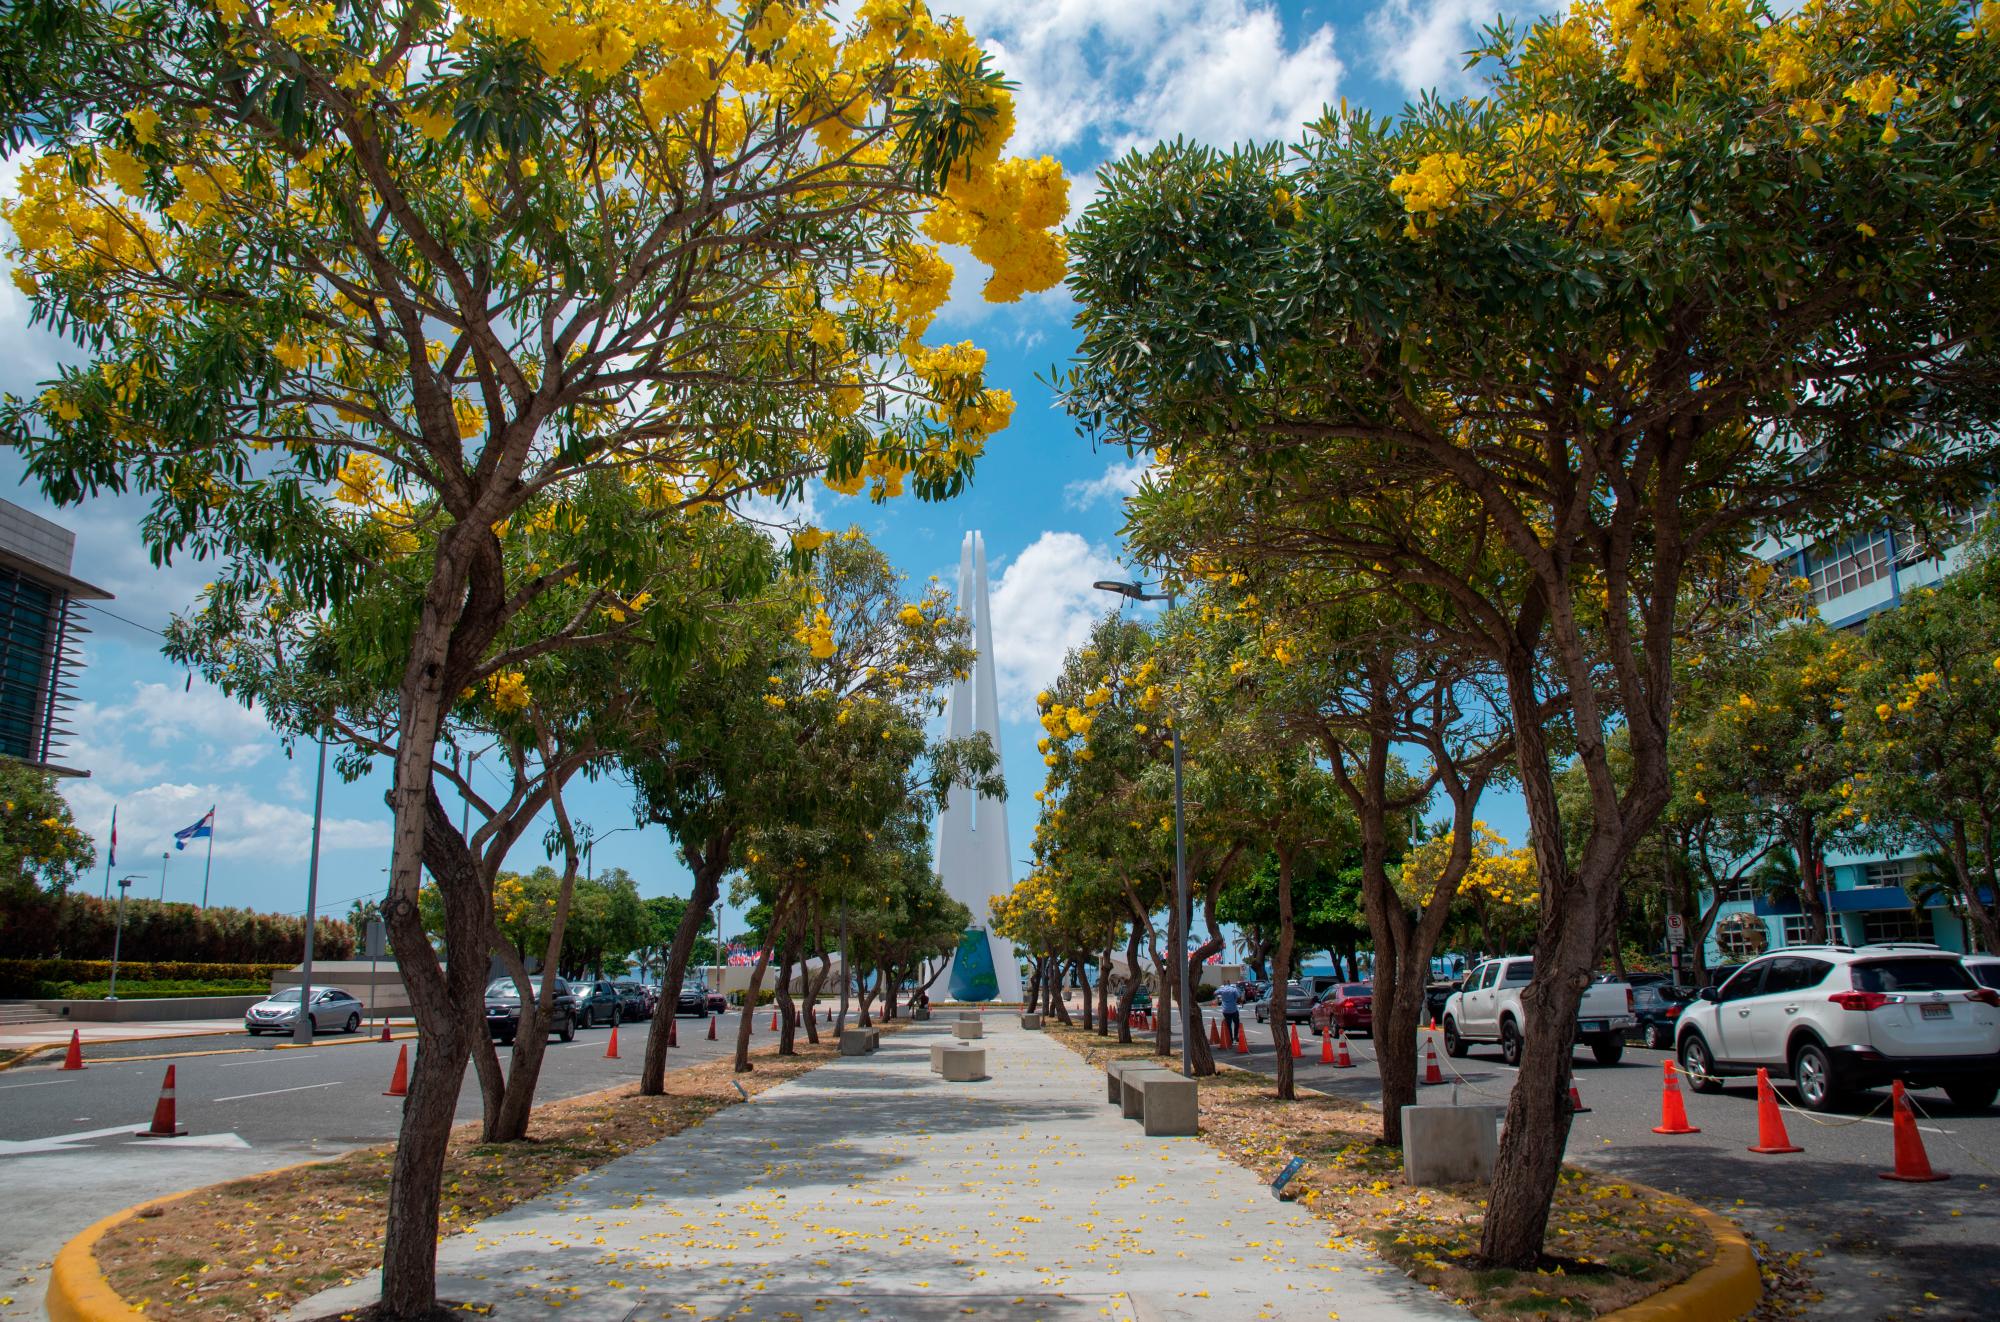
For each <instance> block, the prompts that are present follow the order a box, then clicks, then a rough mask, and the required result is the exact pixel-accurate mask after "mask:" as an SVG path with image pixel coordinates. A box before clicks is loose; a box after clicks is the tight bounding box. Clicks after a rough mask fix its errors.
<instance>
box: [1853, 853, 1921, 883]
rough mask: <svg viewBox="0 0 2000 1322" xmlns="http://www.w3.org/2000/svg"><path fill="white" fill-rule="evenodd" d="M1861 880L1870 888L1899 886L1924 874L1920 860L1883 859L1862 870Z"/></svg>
mask: <svg viewBox="0 0 2000 1322" xmlns="http://www.w3.org/2000/svg"><path fill="white" fill-rule="evenodd" d="M1861 871H1862V880H1863V881H1864V882H1866V883H1867V884H1868V885H1870V886H1901V885H1902V884H1903V883H1905V882H1908V881H1914V880H1915V879H1916V878H1918V877H1920V876H1922V875H1923V874H1924V872H1925V868H1924V861H1923V860H1922V859H1920V858H1885V859H1881V860H1879V861H1878V862H1874V863H1869V864H1867V865H1866V866H1864V867H1863V868H1862V870H1861Z"/></svg>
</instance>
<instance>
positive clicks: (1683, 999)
mask: <svg viewBox="0 0 2000 1322" xmlns="http://www.w3.org/2000/svg"><path fill="white" fill-rule="evenodd" d="M1693 999H1694V993H1693V992H1688V991H1682V990H1681V989H1680V988H1679V987H1676V986H1674V985H1673V984H1672V983H1670V982H1641V983H1637V984H1635V985H1634V986H1633V988H1632V1013H1633V1015H1634V1016H1635V1017H1636V1018H1637V1019H1638V1020H1639V1022H1638V1024H1637V1025H1635V1026H1634V1027H1632V1028H1630V1029H1628V1030H1626V1031H1627V1032H1629V1033H1630V1034H1632V1035H1633V1036H1634V1037H1637V1038H1638V1039H1639V1040H1640V1041H1642V1042H1644V1043H1645V1044H1646V1045H1647V1046H1649V1047H1651V1048H1652V1049H1653V1050H1655V1051H1671V1050H1673V1046H1674V1025H1675V1023H1677V1022H1678V1021H1679V1019H1680V1017H1681V1011H1682V1009H1684V1008H1685V1007H1686V1006H1687V1003H1688V1002H1689V1001H1691V1000H1693Z"/></svg>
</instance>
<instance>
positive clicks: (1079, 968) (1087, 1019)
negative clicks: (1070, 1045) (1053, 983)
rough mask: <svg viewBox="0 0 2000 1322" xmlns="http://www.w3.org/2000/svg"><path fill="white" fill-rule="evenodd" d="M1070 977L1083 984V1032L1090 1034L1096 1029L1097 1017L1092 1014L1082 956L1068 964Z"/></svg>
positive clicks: (1088, 985)
mask: <svg viewBox="0 0 2000 1322" xmlns="http://www.w3.org/2000/svg"><path fill="white" fill-rule="evenodd" d="M1070 977H1071V978H1072V979H1073V980H1075V981H1077V982H1080V983H1082V984H1083V988H1082V991H1083V998H1082V999H1083V1031H1084V1032H1086V1033H1088V1032H1091V1031H1093V1030H1094V1029H1096V1027H1097V1016H1096V1015H1095V1014H1094V1013H1092V1009H1093V1007H1092V1006H1091V1003H1090V979H1088V978H1086V977H1084V976H1083V956H1082V955H1081V954H1078V955H1077V957H1076V959H1075V961H1074V962H1072V963H1071V964H1070Z"/></svg>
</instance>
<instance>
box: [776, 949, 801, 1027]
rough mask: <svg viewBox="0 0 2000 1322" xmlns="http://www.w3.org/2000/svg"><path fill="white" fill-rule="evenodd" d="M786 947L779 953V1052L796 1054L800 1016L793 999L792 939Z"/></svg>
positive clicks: (777, 986) (777, 989) (777, 985)
mask: <svg viewBox="0 0 2000 1322" xmlns="http://www.w3.org/2000/svg"><path fill="white" fill-rule="evenodd" d="M786 947H787V948H786V949H785V950H783V951H781V952H780V953H779V955H778V981H777V983H776V991H777V993H778V1054H779V1055H781V1056H796V1055H798V1054H799V1048H798V1024H799V1016H798V1011H797V1008H796V1006H795V1005H794V1003H793V1001H792V954H793V951H792V949H791V948H790V947H791V942H790V939H789V938H787V939H786Z"/></svg>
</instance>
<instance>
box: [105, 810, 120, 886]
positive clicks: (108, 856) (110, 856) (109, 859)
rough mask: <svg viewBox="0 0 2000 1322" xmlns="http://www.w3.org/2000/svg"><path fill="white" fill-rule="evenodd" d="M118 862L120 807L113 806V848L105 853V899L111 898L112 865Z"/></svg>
mask: <svg viewBox="0 0 2000 1322" xmlns="http://www.w3.org/2000/svg"><path fill="white" fill-rule="evenodd" d="M117 861H118V805H117V804H115V803H114V804H112V805H111V847H110V848H109V849H107V850H105V851H104V898H105V899H107V900H108V899H110V898H111V865H112V864H113V863H116V862H117Z"/></svg>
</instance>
